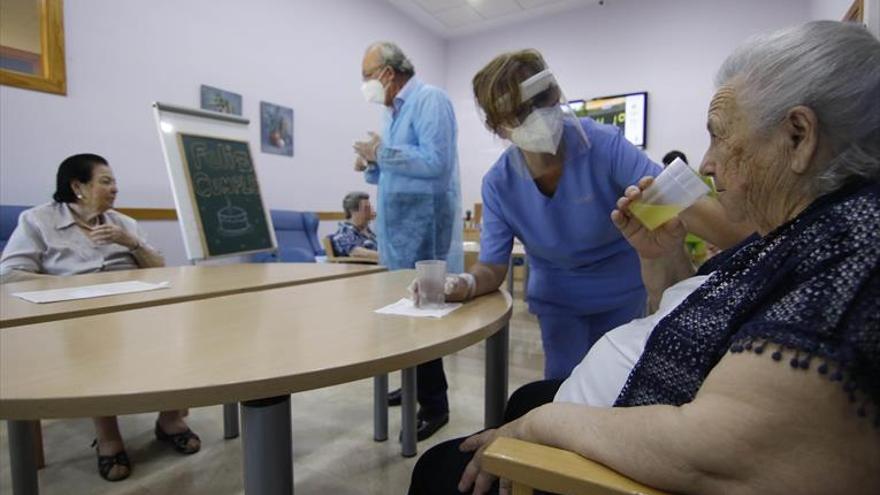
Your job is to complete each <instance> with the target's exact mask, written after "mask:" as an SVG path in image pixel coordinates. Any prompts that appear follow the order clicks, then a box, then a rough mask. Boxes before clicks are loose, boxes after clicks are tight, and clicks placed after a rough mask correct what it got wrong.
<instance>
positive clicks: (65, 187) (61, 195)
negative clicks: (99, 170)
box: [52, 153, 109, 203]
mask: <svg viewBox="0 0 880 495" xmlns="http://www.w3.org/2000/svg"><path fill="white" fill-rule="evenodd" d="M96 165H109V164H108V163H107V160H105V159H104V157H101V156H98V155H93V154H91V153H82V154H79V155H73V156H69V157H67V158H65V159H64V161H63V162H61V165H58V175H57V176H56V178H55V194H53V195H52V199H54V200H55V201H57V202H59V203H76V193H75V192H73V187H71V185H70V182H71V181H73V180H77V181H79V182H82V183H83V184H85V183H87V182H89V181H91V180H92V171H93V170H94V168H95V166H96Z"/></svg>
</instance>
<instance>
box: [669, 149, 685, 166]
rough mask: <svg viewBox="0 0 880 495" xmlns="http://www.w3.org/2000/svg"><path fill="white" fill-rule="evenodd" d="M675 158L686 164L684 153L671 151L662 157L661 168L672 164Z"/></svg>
mask: <svg viewBox="0 0 880 495" xmlns="http://www.w3.org/2000/svg"><path fill="white" fill-rule="evenodd" d="M676 158H681V161H683V162H685V163H688V157H687V156H685V154H684V153H682V152H681V151H678V150H672V151H670V152H669V153H666V154H665V155H663V166H664V167H665V166H667V165H669V164H670V163H672V162H674V161H675V159H676Z"/></svg>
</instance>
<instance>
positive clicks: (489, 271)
mask: <svg viewBox="0 0 880 495" xmlns="http://www.w3.org/2000/svg"><path fill="white" fill-rule="evenodd" d="M470 273H471V275H473V276H474V278H475V279H476V280H477V290H476V292H474V297H476V296H482V295H483V294H488V293H490V292H495V291H496V290H498V288H499V287H501V283H502V282H504V277H505V276H507V265H487V264H484V263H476V264H475V265H474V266H472V267H471V269H470Z"/></svg>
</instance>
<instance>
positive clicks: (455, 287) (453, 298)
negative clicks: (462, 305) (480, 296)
mask: <svg viewBox="0 0 880 495" xmlns="http://www.w3.org/2000/svg"><path fill="white" fill-rule="evenodd" d="M468 278H470V280H471V282H469V281H468ZM471 284H473V286H474V288H473V289H471ZM406 290H407V291H408V292H409V298H410V299H412V301H413V303H414V304H415V306H416V307H418V306H419V281H418V279H416V280H413V281H412V282H411V283H410V284H409V287H407V289H406ZM475 290H476V279H474V276H473V275H471V274H470V273H459V274H450V275H446V281H445V282H444V284H443V293H444V294H445V295H446V302H458V301H465V300H467V299H470V298H472V297H473V296H474V292H475Z"/></svg>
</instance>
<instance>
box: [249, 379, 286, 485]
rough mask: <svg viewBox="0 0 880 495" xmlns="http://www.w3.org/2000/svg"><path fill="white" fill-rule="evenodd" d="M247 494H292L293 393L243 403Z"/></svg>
mask: <svg viewBox="0 0 880 495" xmlns="http://www.w3.org/2000/svg"><path fill="white" fill-rule="evenodd" d="M241 419H242V421H241V425H242V433H243V434H242V450H243V456H242V457H243V464H244V493H245V494H246V495H293V440H292V434H291V426H290V396H289V395H283V396H279V397H271V398H268V399H258V400H251V401H245V402H242V403H241Z"/></svg>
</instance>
